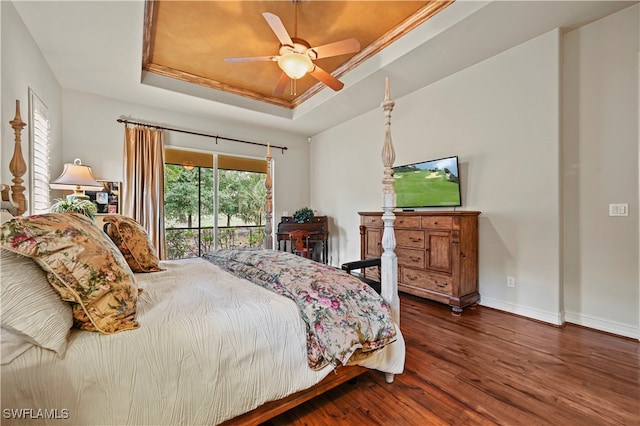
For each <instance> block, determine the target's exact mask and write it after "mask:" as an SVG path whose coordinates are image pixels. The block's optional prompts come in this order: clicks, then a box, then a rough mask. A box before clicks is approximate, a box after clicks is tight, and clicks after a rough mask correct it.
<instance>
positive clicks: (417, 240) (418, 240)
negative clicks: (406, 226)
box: [409, 237, 422, 243]
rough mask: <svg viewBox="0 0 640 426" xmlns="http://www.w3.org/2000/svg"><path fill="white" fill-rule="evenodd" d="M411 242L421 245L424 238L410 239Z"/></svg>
mask: <svg viewBox="0 0 640 426" xmlns="http://www.w3.org/2000/svg"><path fill="white" fill-rule="evenodd" d="M409 240H411V242H412V243H419V242H420V241H422V238H420V237H409Z"/></svg>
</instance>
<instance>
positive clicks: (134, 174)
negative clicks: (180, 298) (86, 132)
mask: <svg viewBox="0 0 640 426" xmlns="http://www.w3.org/2000/svg"><path fill="white" fill-rule="evenodd" d="M124 174H125V175H124V182H123V184H124V188H123V191H122V193H123V195H122V197H123V201H122V202H123V204H122V208H123V214H124V215H125V216H128V217H131V218H133V219H135V220H137V221H138V222H139V223H140V224H141V225H142V226H143V227H144V229H145V230H146V231H147V233H148V234H149V238H150V239H151V242H152V243H153V245H154V246H155V247H156V250H157V252H158V257H159V258H160V259H166V258H167V247H166V241H165V236H164V134H163V132H162V130H157V129H152V128H149V127H145V126H134V127H126V128H125V142H124Z"/></svg>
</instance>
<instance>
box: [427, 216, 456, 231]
mask: <svg viewBox="0 0 640 426" xmlns="http://www.w3.org/2000/svg"><path fill="white" fill-rule="evenodd" d="M421 219H422V229H451V227H452V226H453V218H452V217H451V216H423V217H422V218H421Z"/></svg>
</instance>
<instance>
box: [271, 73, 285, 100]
mask: <svg viewBox="0 0 640 426" xmlns="http://www.w3.org/2000/svg"><path fill="white" fill-rule="evenodd" d="M287 84H289V76H288V75H287V74H285V73H284V72H283V73H282V74H280V78H279V79H278V82H277V83H276V87H274V88H273V95H274V96H280V95H282V94H283V93H284V89H286V87H287Z"/></svg>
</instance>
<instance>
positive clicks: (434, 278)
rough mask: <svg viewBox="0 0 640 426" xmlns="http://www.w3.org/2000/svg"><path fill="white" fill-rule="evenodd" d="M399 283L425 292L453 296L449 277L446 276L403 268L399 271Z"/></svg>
mask: <svg viewBox="0 0 640 426" xmlns="http://www.w3.org/2000/svg"><path fill="white" fill-rule="evenodd" d="M400 282H401V283H403V284H407V285H411V286H414V287H420V288H423V289H425V290H431V291H437V292H439V293H446V294H453V292H452V286H451V277H450V276H447V275H440V274H434V273H433V272H427V271H418V270H416V269H410V268H404V267H403V268H402V270H401V271H400Z"/></svg>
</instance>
